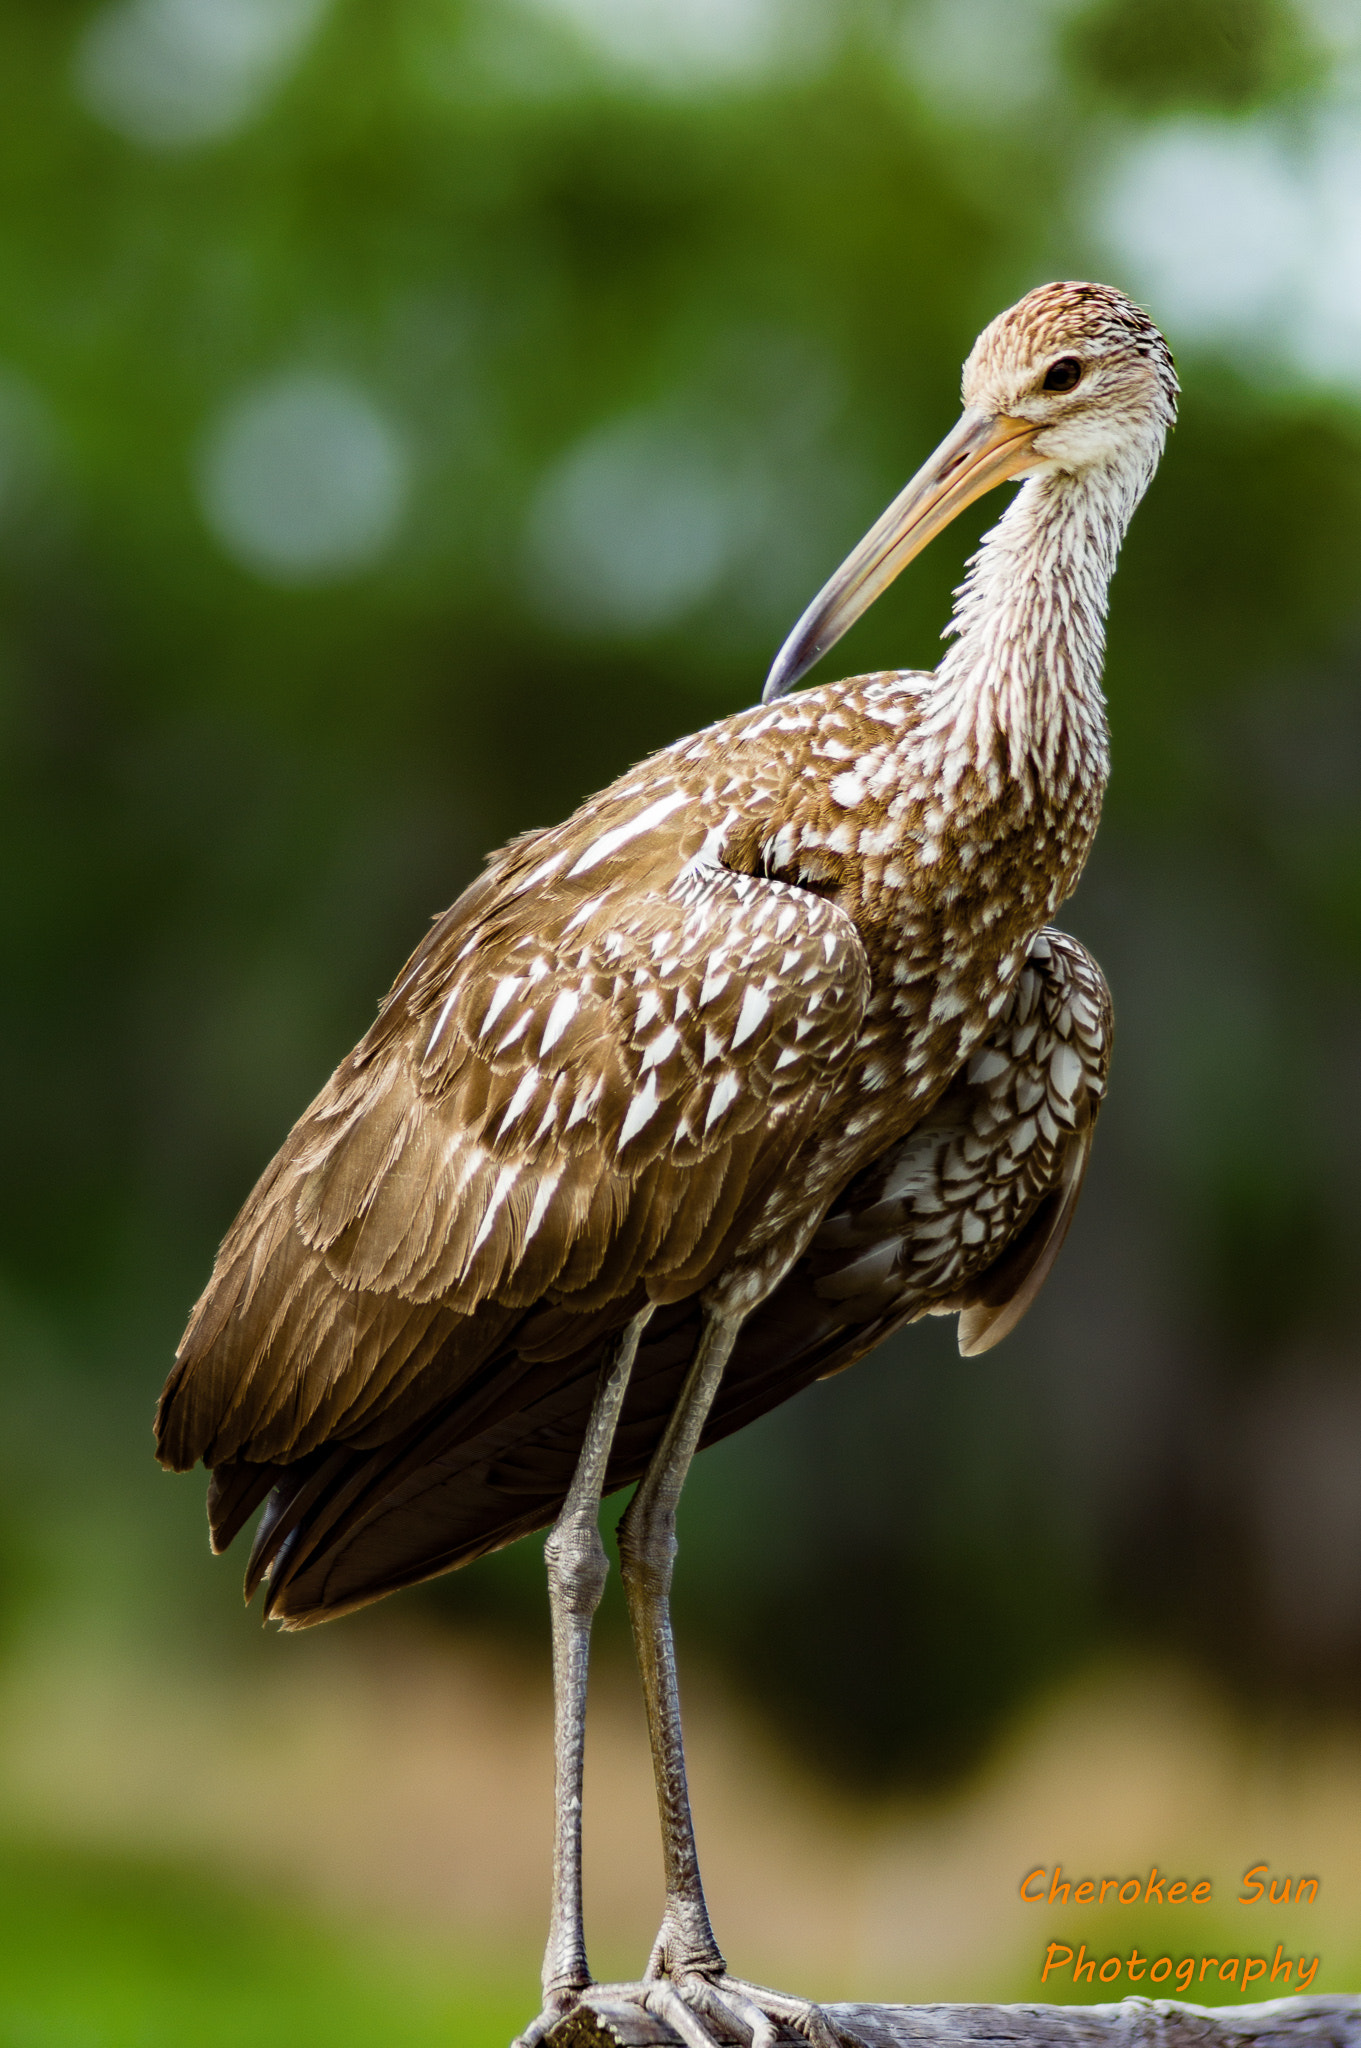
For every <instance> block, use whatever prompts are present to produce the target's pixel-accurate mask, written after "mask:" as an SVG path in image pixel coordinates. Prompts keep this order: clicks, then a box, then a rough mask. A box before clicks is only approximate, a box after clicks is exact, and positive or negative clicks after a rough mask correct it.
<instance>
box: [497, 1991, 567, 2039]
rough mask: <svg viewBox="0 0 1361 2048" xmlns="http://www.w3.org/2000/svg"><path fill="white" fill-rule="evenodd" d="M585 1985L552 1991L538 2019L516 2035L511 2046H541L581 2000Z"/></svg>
mask: <svg viewBox="0 0 1361 2048" xmlns="http://www.w3.org/2000/svg"><path fill="white" fill-rule="evenodd" d="M584 1989H585V1987H584V1986H581V1987H578V1988H572V1989H566V1990H562V1991H550V1992H548V1993H547V1994H546V1995H545V1997H544V2002H543V2010H542V2011H541V2012H540V2013H539V2015H538V2017H537V2019H532V2020H531V2021H530V2023H529V2025H528V2026H527V2027H525V2028H524V2029H523V2030H522V2031H521V2032H520V2033H518V2034H517V2035H516V2036H515V2039H514V2040H513V2041H512V2042H511V2044H510V2048H541V2043H543V2042H544V2041H546V2040H547V2039H548V2036H549V2035H550V2034H551V2033H552V2031H553V2029H554V2027H556V2026H558V2025H559V2024H560V2023H561V2022H562V2021H563V2020H565V2019H566V2018H567V2016H568V2014H569V2013H570V2012H572V2011H573V2010H574V2009H575V2007H576V2006H577V2005H578V2003H579V2002H580V1999H581V1996H582V1991H583V1990H584Z"/></svg>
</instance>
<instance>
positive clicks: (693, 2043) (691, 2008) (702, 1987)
mask: <svg viewBox="0 0 1361 2048" xmlns="http://www.w3.org/2000/svg"><path fill="white" fill-rule="evenodd" d="M535 2024H536V2026H537V2025H538V2024H539V2023H538V2022H536V2023H535ZM531 2031H532V2030H527V2031H526V2034H525V2035H523V2036H522V2037H521V2038H522V2040H524V2041H525V2042H526V2044H527V2048H537V2044H538V2043H540V2042H541V2043H542V2044H543V2048H847V2043H848V2038H849V2037H847V2036H845V2035H843V2034H841V2033H839V2032H838V2031H837V2029H836V2028H834V2027H833V2026H832V2024H831V2022H830V2020H829V2019H828V2018H827V2015H826V2013H824V2012H823V2010H822V2008H821V2007H820V2006H817V2005H814V2004H812V2003H811V2002H810V2001H809V2000H808V1999H805V1998H791V1997H789V1996H788V1995H787V1994H786V1993H784V1992H782V1991H769V1990H767V1989H766V1987H765V1986H764V1985H761V1984H749V1983H747V1981H746V1980H745V1978H742V1977H731V1976H729V1975H728V1973H727V1971H726V1970H722V1969H720V1970H716V1971H709V1970H699V1969H695V1968H688V1969H686V1968H682V1969H671V1970H667V1971H665V1972H661V1973H658V1974H657V1975H655V1976H649V1977H647V1978H646V1979H645V1980H644V1981H643V1982H642V1983H641V1984H593V1985H591V1986H590V1988H589V1990H586V1991H583V1992H581V1993H579V1994H578V1995H577V1999H576V2003H575V2004H573V2005H572V2007H571V2009H570V2010H569V2011H567V2012H566V2013H564V2014H563V2015H562V2016H561V2017H560V2018H558V2019H557V2020H556V2021H554V2022H550V2024H549V2026H548V2027H547V2029H546V2030H545V2031H543V2032H541V2033H539V2034H538V2035H537V2036H534V2037H533V2041H532V2042H531ZM857 2048H858V2044H857Z"/></svg>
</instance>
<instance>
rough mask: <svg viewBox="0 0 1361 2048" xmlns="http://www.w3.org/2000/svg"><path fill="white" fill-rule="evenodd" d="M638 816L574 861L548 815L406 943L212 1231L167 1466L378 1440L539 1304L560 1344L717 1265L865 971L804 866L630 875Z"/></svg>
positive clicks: (673, 1295) (854, 938)
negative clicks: (310, 1093) (340, 1055)
mask: <svg viewBox="0 0 1361 2048" xmlns="http://www.w3.org/2000/svg"><path fill="white" fill-rule="evenodd" d="M654 808H655V809H657V810H664V809H666V808H667V804H666V802H665V801H663V803H662V804H660V805H658V806H655V807H654ZM670 808H671V809H674V808H676V806H675V805H674V804H672V805H670ZM637 837H638V831H637V824H636V821H634V823H633V824H631V825H630V826H629V828H628V830H627V831H626V832H623V833H622V834H621V833H619V832H618V831H616V832H615V833H614V835H613V840H612V837H611V835H610V834H609V833H605V834H603V835H600V836H599V837H598V838H597V839H596V841H595V842H594V843H593V844H592V845H591V846H588V847H587V849H586V851H585V852H584V853H582V854H580V855H579V857H578V858H577V860H576V863H575V866H574V867H572V868H571V869H570V870H569V871H568V873H567V874H566V876H565V877H564V876H563V872H562V871H563V867H564V863H565V861H567V860H568V859H569V858H570V854H571V851H572V849H571V848H569V849H568V850H567V851H566V852H564V851H563V849H562V846H561V835H560V834H559V835H552V834H544V835H540V836H539V838H538V839H537V840H530V841H525V842H521V844H520V845H519V846H518V847H517V848H516V849H514V850H513V852H512V853H511V855H509V856H506V857H503V859H502V861H501V863H500V865H499V867H498V869H497V870H495V871H494V872H493V873H492V875H490V876H488V877H484V878H483V880H482V882H480V883H479V884H477V885H476V886H475V887H474V889H473V890H471V891H470V892H469V893H468V895H467V896H466V897H465V898H464V899H463V900H462V902H461V903H460V904H458V905H456V906H455V907H454V910H453V911H451V912H450V913H449V914H448V915H447V916H446V918H445V919H444V920H442V923H441V926H440V927H439V928H437V931H436V933H435V934H433V935H432V938H431V939H430V940H428V941H427V942H426V944H425V946H423V947H422V948H421V949H420V951H419V952H418V953H417V954H416V956H415V957H414V959H413V961H412V962H411V963H410V964H409V966H408V969H407V970H406V972H405V973H404V974H403V976H402V977H401V979H400V980H399V982H398V984H397V987H396V989H395V990H394V992H393V995H392V996H391V997H390V998H389V1001H388V1003H387V1004H386V1005H385V1007H384V1010H383V1012H382V1014H381V1015H380V1017H379V1019H378V1021H377V1023H376V1024H375V1026H374V1028H373V1030H372V1031H370V1033H369V1034H368V1036H367V1038H365V1040H364V1041H363V1042H362V1044H361V1045H360V1046H359V1047H358V1048H357V1049H356V1051H355V1052H354V1053H353V1054H351V1056H350V1057H349V1059H347V1060H346V1061H345V1062H344V1063H343V1065H342V1066H341V1067H340V1068H339V1069H338V1071H337V1072H336V1074H335V1075H334V1076H333V1078H332V1080H331V1082H330V1083H329V1084H328V1086H327V1088H326V1089H325V1090H324V1091H323V1092H322V1094H321V1095H320V1096H319V1097H318V1099H317V1101H316V1102H315V1103H314V1104H313V1105H312V1107H311V1108H310V1109H309V1110H308V1111H307V1112H306V1114H305V1115H304V1116H303V1118H302V1119H301V1121H300V1122H299V1123H298V1125H297V1126H296V1127H295V1129H294V1130H293V1132H292V1134H291V1136H290V1137H289V1139H288V1141H287V1143H286V1144H285V1145H284V1147H283V1149H282V1151H281V1152H280V1154H279V1156H278V1158H277V1159H276V1160H275V1161H274V1163H273V1165H272V1166H271V1167H270V1169H269V1170H268V1172H267V1173H266V1174H265V1176H264V1178H263V1179H262V1181H261V1182H260V1184H259V1186H258V1187H257V1188H256V1190H255V1192H254V1194H253V1195H252V1196H251V1198H250V1200H249V1201H248V1203H247V1204H246V1207H245V1209H244V1210H243V1212H242V1214H241V1216H240V1218H239V1219H238V1221H237V1223H236V1224H235V1226H234V1227H233V1229H232V1231H231V1232H230V1234H229V1235H228V1237H227V1240H226V1242H225V1243H224V1245H223V1248H222V1251H221V1253H220V1255H219V1258H218V1261H217V1265H216V1267H215V1269H214V1272H213V1276H212V1278H211V1280H210V1282H209V1285H208V1288H207V1290H206V1292H205V1294H204V1296H203V1298H202V1300H201V1301H200V1302H199V1304H198V1306H197V1308H196V1309H195V1311H194V1315H193V1318H192V1320H191V1322H190V1325H189V1329H188V1331H187V1332H186V1335H185V1338H184V1341H183V1343H182V1345H181V1347H180V1351H179V1354H178V1357H177V1363H176V1366H175V1369H174V1371H173V1372H172V1374H171V1377H170V1380H169V1382H168V1384H167V1387H166V1391H165V1394H164V1395H163V1397H162V1403H161V1410H160V1415H159V1418H158V1432H159V1451H160V1456H161V1458H162V1461H163V1462H164V1463H166V1464H168V1465H170V1466H172V1467H174V1468H176V1469H184V1468H187V1467H188V1466H190V1465H192V1464H193V1463H194V1462H196V1460H197V1459H199V1458H202V1459H203V1460H204V1462H205V1463H207V1464H209V1465H213V1466H216V1465H219V1464H223V1463H236V1462H239V1461H241V1460H246V1461H248V1462H250V1463H252V1464H280V1465H284V1464H292V1463H294V1462H295V1461H296V1460H298V1459H300V1458H307V1457H309V1456H310V1455H311V1454H312V1453H313V1452H315V1451H317V1450H319V1449H320V1448H321V1447H322V1446H324V1445H326V1444H328V1443H335V1442H337V1441H339V1442H343V1443H345V1444H346V1445H348V1446H350V1447H351V1448H358V1449H370V1448H373V1447H374V1446H376V1445H378V1444H382V1443H387V1442H389V1441H390V1440H392V1439H393V1438H394V1437H397V1436H399V1435H400V1434H401V1432H402V1431H403V1430H404V1429H405V1428H407V1427H408V1425H410V1424H412V1423H414V1422H418V1421H422V1420H423V1419H425V1418H427V1417H429V1416H430V1415H431V1414H432V1412H434V1411H435V1410H436V1409H437V1408H438V1407H439V1404H440V1403H441V1401H443V1400H445V1399H446V1398H448V1397H449V1396H450V1395H451V1394H453V1393H455V1392H456V1391H458V1390H460V1389H467V1390H469V1393H470V1395H472V1394H479V1393H480V1390H481V1388H482V1387H483V1384H484V1381H485V1378H486V1375H487V1372H488V1371H490V1372H491V1374H492V1378H493V1380H495V1378H496V1375H497V1374H498V1373H502V1372H504V1371H508V1370H509V1367H508V1366H507V1365H506V1362H505V1361H506V1357H507V1354H506V1350H505V1347H506V1344H507V1342H508V1340H509V1338H510V1335H511V1333H512V1332H513V1331H514V1330H515V1328H516V1327H517V1325H518V1324H519V1323H521V1322H522V1321H523V1319H524V1317H525V1315H526V1312H527V1311H529V1310H530V1309H532V1308H534V1307H535V1306H536V1305H540V1304H544V1303H548V1304H551V1305H554V1306H555V1307H556V1308H557V1309H558V1310H559V1312H560V1320H561V1317H562V1316H563V1315H565V1316H566V1317H567V1318H568V1320H569V1322H571V1323H572V1324H573V1325H574V1330H575V1333H576V1334H575V1335H574V1338H573V1341H572V1343H571V1344H569V1345H568V1346H567V1347H566V1348H567V1351H568V1352H570V1351H572V1350H574V1349H580V1347H581V1342H582V1336H581V1332H582V1331H583V1330H586V1329H589V1327H590V1323H589V1319H590V1318H591V1317H593V1316H595V1315H597V1314H598V1312H600V1311H601V1310H606V1311H608V1319H609V1320H612V1321H613V1322H618V1321H619V1319H620V1318H621V1317H622V1316H626V1315H628V1314H630V1313H633V1312H634V1311H635V1310H636V1308H637V1307H638V1306H639V1305H641V1302H642V1301H643V1300H644V1299H645V1298H647V1297H649V1296H650V1297H651V1298H652V1299H653V1300H656V1301H663V1302H664V1301H668V1300H674V1299H684V1298H686V1297H688V1296H689V1295H691V1294H692V1293H694V1292H695V1291H696V1290H697V1289H698V1288H700V1287H702V1286H703V1285H704V1284H705V1283H706V1281H707V1280H708V1279H709V1278H710V1277H711V1275H712V1273H713V1271H714V1270H715V1267H716V1265H717V1264H718V1263H719V1262H720V1261H721V1257H722V1251H723V1246H724V1244H725V1242H729V1241H731V1233H732V1231H733V1230H734V1229H735V1228H740V1227H741V1226H742V1224H743V1221H744V1219H745V1217H746V1216H747V1215H748V1214H749V1213H751V1211H752V1210H753V1209H754V1208H755V1206H756V1205H757V1204H758V1203H759V1201H760V1199H761V1196H762V1194H763V1192H764V1191H765V1190H766V1189H767V1188H768V1187H769V1186H770V1184H771V1182H772V1181H773V1180H774V1178H775V1177H776V1176H777V1175H778V1174H779V1173H780V1171H781V1170H782V1168H783V1167H784V1165H785V1164H786V1162H787V1161H788V1159H789V1158H790V1157H791V1156H792V1154H793V1152H794V1151H795V1150H796V1149H797V1147H798V1145H799V1143H800V1142H801V1140H802V1138H803V1136H804V1135H805V1133H806V1131H807V1130H808V1128H809V1125H810V1123H811V1121H812V1119H813V1117H814V1116H815V1114H816V1112H817V1109H818V1106H819V1103H820V1101H821V1099H822V1094H823V1088H824V1085H825V1082H826V1080H827V1078H828V1077H829V1076H830V1075H831V1074H833V1073H835V1071H836V1070H837V1068H838V1066H839V1065H840V1064H841V1063H842V1062H843V1061H844V1059H845V1058H846V1056H847V1054H848V1052H849V1050H850V1048H851V1046H852V1045H853V1043H854V1041H855V1037H856V1033H857V1031H858V1028H859V1025H860V1020H861V1018H862V1016H863V1014H864V1010H865V1005H866V1002H867V1000H868V994H869V970H868V967H867V964H866V960H865V955H864V950H863V947H862V945H861V941H860V938H859V935H858V933H857V932H856V929H855V926H854V925H853V924H852V923H851V921H850V919H849V918H848V917H847V916H846V915H845V913H844V912H842V911H841V910H839V909H838V908H837V907H836V906H835V905H833V904H831V903H827V902H824V901H822V900H820V899H819V898H817V897H815V896H813V895H811V894H809V893H808V892H807V891H805V890H802V889H798V888H791V887H787V886H785V885H784V884H782V883H779V882H773V881H769V880H766V879H765V878H763V877H758V876H751V875H742V874H734V873H731V872H729V871H728V870H727V869H725V868H723V867H720V866H718V865H716V864H715V863H713V862H712V861H708V860H705V859H704V858H702V857H700V858H692V859H690V860H688V861H687V862H686V863H685V864H684V865H683V866H679V867H677V866H676V865H675V864H674V863H673V865H672V868H671V872H670V875H669V877H668V878H666V879H665V881H664V884H663V885H662V886H659V887H658V888H656V889H655V890H652V891H648V890H645V889H640V888H639V886H638V877H637V874H636V873H635V872H633V871H632V870H631V869H630V867H629V866H628V863H627V855H626V853H625V851H624V849H623V841H624V840H636V839H637ZM615 841H617V842H618V845H617V846H616V845H615V844H614V842H615ZM545 846H547V847H549V848H550V849H552V848H554V847H556V848H557V850H556V851H550V852H549V853H548V854H547V855H546V856H545V855H544V848H545ZM602 847H603V848H604V851H603V852H600V851H599V849H600V848H602ZM628 851H629V852H631V853H635V854H636V852H637V848H636V845H635V846H633V847H631V848H629V849H628ZM550 871H551V873H550ZM583 1319H584V1320H583ZM243 1497H244V1496H243ZM233 1505H234V1507H235V1505H237V1503H236V1501H235V1497H234V1501H233Z"/></svg>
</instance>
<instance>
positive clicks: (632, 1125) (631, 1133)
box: [618, 1074, 660, 1152]
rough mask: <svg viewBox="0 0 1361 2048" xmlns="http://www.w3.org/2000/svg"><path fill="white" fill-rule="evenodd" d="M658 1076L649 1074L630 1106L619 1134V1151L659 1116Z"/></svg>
mask: <svg viewBox="0 0 1361 2048" xmlns="http://www.w3.org/2000/svg"><path fill="white" fill-rule="evenodd" d="M659 1100H660V1097H659V1096H658V1094H657V1076H656V1075H655V1074H649V1075H648V1077H647V1082H646V1084H645V1086H644V1087H642V1088H641V1089H640V1090H639V1092H638V1093H637V1094H636V1095H635V1096H634V1098H633V1100H632V1102H631V1103H630V1104H629V1113H628V1115H627V1116H626V1117H625V1118H624V1127H623V1129H622V1130H621V1131H620V1133H619V1146H618V1149H619V1150H620V1151H621V1152H622V1151H623V1149H624V1147H625V1145H627V1143H628V1141H629V1139H630V1138H636V1137H637V1135H638V1133H639V1131H641V1130H642V1128H643V1125H644V1124H645V1123H647V1122H648V1121H649V1120H650V1119H651V1118H652V1117H654V1116H655V1115H656V1114H657V1104H658V1101H659Z"/></svg>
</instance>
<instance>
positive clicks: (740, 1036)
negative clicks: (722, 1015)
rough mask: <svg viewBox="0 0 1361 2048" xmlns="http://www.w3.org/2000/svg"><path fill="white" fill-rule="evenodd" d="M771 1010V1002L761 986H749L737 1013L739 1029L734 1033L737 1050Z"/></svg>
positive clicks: (733, 1038)
mask: <svg viewBox="0 0 1361 2048" xmlns="http://www.w3.org/2000/svg"><path fill="white" fill-rule="evenodd" d="M769 1011H770V1002H769V999H768V998H767V997H766V996H763V995H762V993H761V991H760V989H759V988H749V989H748V990H747V992H746V994H745V995H744V996H743V998H742V1007H741V1009H740V1010H739V1011H738V1013H737V1029H736V1031H734V1033H733V1035H732V1042H733V1051H734V1052H735V1051H736V1050H737V1048H738V1046H739V1045H741V1044H742V1042H743V1041H744V1039H748V1038H750V1037H751V1034H752V1032H753V1031H755V1029H756V1027H757V1025H758V1024H759V1023H760V1022H761V1020H762V1018H763V1017H765V1016H767V1015H768V1014H769Z"/></svg>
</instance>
